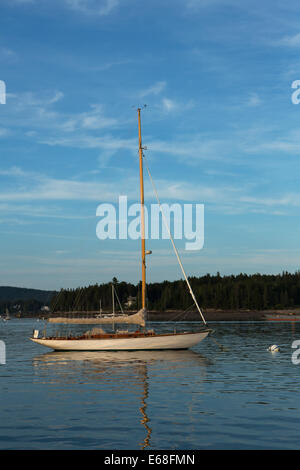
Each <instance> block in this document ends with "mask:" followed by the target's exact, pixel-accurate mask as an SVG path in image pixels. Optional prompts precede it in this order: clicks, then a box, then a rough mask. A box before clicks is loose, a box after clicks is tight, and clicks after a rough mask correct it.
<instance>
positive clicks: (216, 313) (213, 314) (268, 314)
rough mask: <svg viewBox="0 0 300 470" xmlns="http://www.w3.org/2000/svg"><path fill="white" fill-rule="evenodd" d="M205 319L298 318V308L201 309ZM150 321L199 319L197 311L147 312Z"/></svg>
mask: <svg viewBox="0 0 300 470" xmlns="http://www.w3.org/2000/svg"><path fill="white" fill-rule="evenodd" d="M202 312H203V315H204V317H205V319H206V321H266V320H271V319H275V320H276V319H278V320H280V319H287V320H289V319H290V320H296V319H299V320H300V308H297V309H290V310H286V309H285V310H260V311H250V310H238V311H236V310H212V309H207V310H203V311H202ZM148 319H149V320H150V321H199V313H198V312H197V311H190V312H182V311H174V310H173V311H165V312H154V311H150V312H148Z"/></svg>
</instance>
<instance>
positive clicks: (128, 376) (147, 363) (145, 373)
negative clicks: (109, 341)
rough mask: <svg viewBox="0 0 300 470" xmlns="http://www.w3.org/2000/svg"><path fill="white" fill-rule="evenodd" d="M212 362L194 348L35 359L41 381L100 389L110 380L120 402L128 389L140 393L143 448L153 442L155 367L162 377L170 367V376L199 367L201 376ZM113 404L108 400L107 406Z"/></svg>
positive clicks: (61, 354) (68, 354)
mask: <svg viewBox="0 0 300 470" xmlns="http://www.w3.org/2000/svg"><path fill="white" fill-rule="evenodd" d="M208 362H209V361H208V359H206V358H205V357H204V356H202V355H200V354H199V353H197V352H195V351H192V350H186V351H174V350H164V351H97V352H92V351H65V352H63V351H59V352H58V351H53V352H50V353H46V354H42V355H40V356H36V357H35V358H34V359H33V366H34V367H35V369H36V372H37V374H36V378H37V381H38V382H39V383H43V384H47V383H51V384H62V385H63V386H64V388H65V387H66V386H67V385H68V384H69V385H70V384H71V385H72V390H73V391H74V385H76V384H78V385H82V384H84V385H88V384H90V385H102V387H101V390H100V391H102V390H104V389H105V390H106V386H107V384H108V385H109V390H110V391H111V392H115V391H118V392H119V393H120V395H121V396H120V395H119V397H118V398H117V400H119V403H118V404H120V403H121V402H122V401H124V400H126V393H129V396H130V399H131V400H132V399H133V397H134V396H138V403H137V406H138V408H139V412H140V414H141V419H140V423H141V424H142V425H143V426H144V428H145V437H144V438H143V439H142V442H140V443H139V447H140V449H141V450H143V449H147V448H148V447H149V446H150V439H151V434H152V429H151V417H149V414H150V415H151V412H150V413H149V410H147V408H148V403H147V401H148V399H149V398H150V391H149V370H150V369H151V367H152V366H153V367H154V368H155V367H156V366H157V367H158V370H159V375H160V376H161V377H162V376H163V375H164V372H163V371H166V370H167V371H168V374H167V375H168V377H170V376H172V378H173V377H176V376H177V375H179V376H180V374H181V373H180V369H181V370H182V369H186V368H188V367H192V368H195V367H196V368H197V377H198V379H200V380H201V378H202V379H203V377H204V376H205V371H206V365H207V364H208ZM156 375H157V373H156ZM112 396H113V393H111V394H110V397H112ZM128 399H129V398H128ZM104 406H106V404H105V403H104ZM109 406H110V404H109V403H107V407H109ZM97 412H99V409H98V407H95V410H94V413H97ZM129 422H130V421H129ZM128 432H130V429H129V428H128Z"/></svg>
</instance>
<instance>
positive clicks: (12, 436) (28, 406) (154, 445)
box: [0, 319, 300, 450]
mask: <svg viewBox="0 0 300 470" xmlns="http://www.w3.org/2000/svg"><path fill="white" fill-rule="evenodd" d="M38 326H40V329H41V322H40V323H37V322H36V321H33V320H17V319H15V320H11V321H8V322H1V323H0V339H1V340H3V341H5V344H6V364H5V365H0V400H1V401H0V449H112V450H113V449H119V450H121V449H132V450H134V449H147V450H151V449H153V450H159V449H168V450H173V449H174V450H175V449H178V450H179V449H182V450H184V449H192V450H197V449H299V448H300V439H299V432H300V387H299V385H300V383H299V372H300V365H298V366H297V365H293V363H292V361H291V355H292V352H293V349H292V348H291V345H292V342H293V340H296V339H299V340H300V323H296V322H295V323H291V322H289V323H281V322H279V323H275V322H274V323H271V322H268V323H267V322H257V323H248V322H247V323H234V322H232V323H210V325H209V326H210V327H212V328H213V329H214V331H215V333H214V335H213V336H212V338H211V339H210V338H207V339H206V340H204V341H203V342H202V343H200V344H199V346H197V347H195V348H193V349H192V350H189V351H178V352H175V351H166V352H163V351H156V352H151V351H149V352H143V351H140V352H131V353H130V352H110V353H109V352H103V353H101V352H98V353H89V352H83V353H80V352H68V353H65V352H60V353H58V352H50V350H47V349H45V348H43V347H42V346H39V345H36V344H34V343H32V342H31V341H29V340H28V337H29V336H30V334H31V332H32V329H33V328H34V327H38ZM151 326H152V325H151ZM153 326H154V327H155V329H156V330H161V331H164V330H166V328H167V326H166V324H153ZM181 327H182V328H183V330H185V331H187V330H189V329H192V328H193V327H195V325H193V324H191V323H185V324H181ZM168 328H170V325H169V326H168ZM274 343H275V344H278V345H280V348H281V351H280V352H279V353H275V354H274V353H273V354H272V353H270V352H269V351H268V350H267V349H268V347H269V346H270V345H271V344H274ZM219 345H222V348H220V346H219ZM48 351H49V352H48Z"/></svg>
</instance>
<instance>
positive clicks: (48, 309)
mask: <svg viewBox="0 0 300 470" xmlns="http://www.w3.org/2000/svg"><path fill="white" fill-rule="evenodd" d="M41 311H42V312H50V308H49V307H48V305H43V306H42V307H41Z"/></svg>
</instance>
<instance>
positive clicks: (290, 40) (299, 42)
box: [274, 33, 300, 48]
mask: <svg viewBox="0 0 300 470" xmlns="http://www.w3.org/2000/svg"><path fill="white" fill-rule="evenodd" d="M274 44H275V45H279V46H288V47H296V48H298V47H300V33H297V34H294V35H292V36H284V37H283V38H281V39H280V40H279V41H275V43H274Z"/></svg>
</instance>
